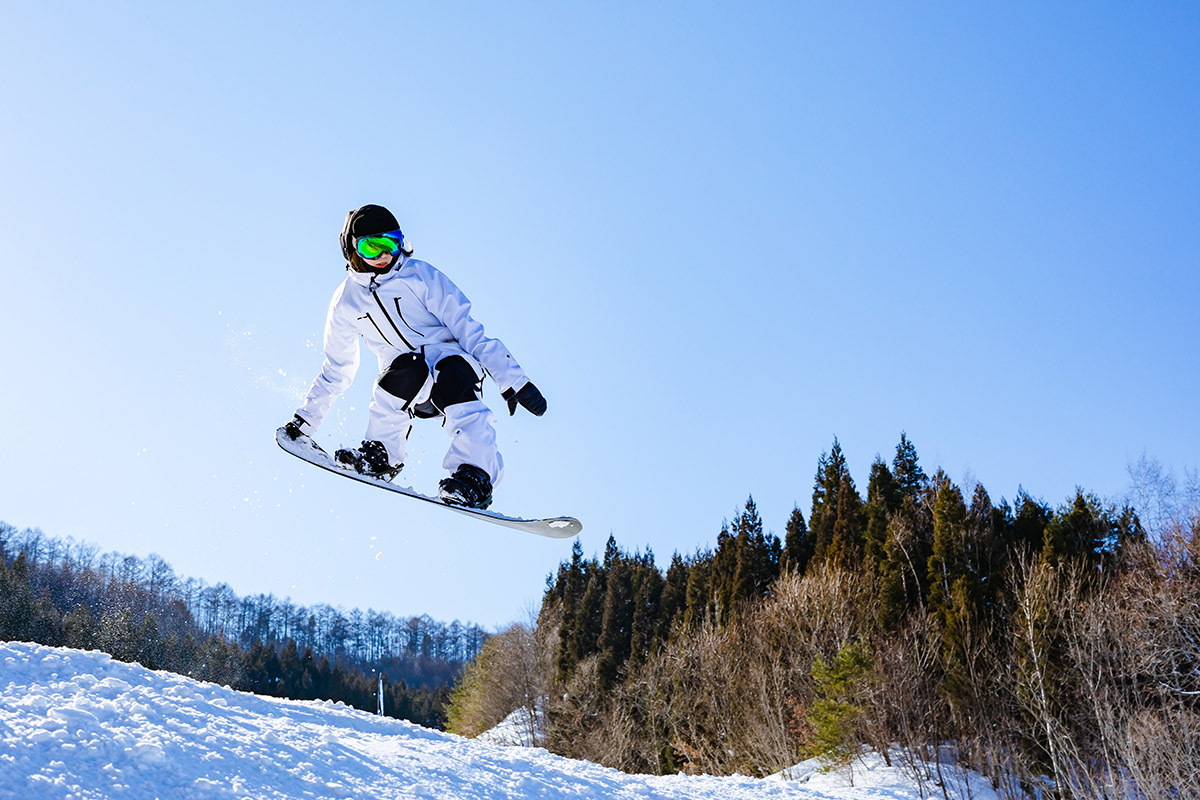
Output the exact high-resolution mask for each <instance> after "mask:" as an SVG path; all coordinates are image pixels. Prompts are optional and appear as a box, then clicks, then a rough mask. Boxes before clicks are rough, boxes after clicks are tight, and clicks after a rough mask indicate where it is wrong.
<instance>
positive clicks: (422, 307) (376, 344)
mask: <svg viewBox="0 0 1200 800" xmlns="http://www.w3.org/2000/svg"><path fill="white" fill-rule="evenodd" d="M359 336H361V337H362V338H363V340H364V341H365V342H366V343H367V347H368V348H370V350H371V352H373V353H374V354H375V355H376V356H377V357H378V358H379V369H380V371H381V372H382V371H383V370H384V369H386V368H387V367H388V365H390V364H391V363H392V362H393V361H394V360H395V359H396V358H397V357H398V356H401V355H404V354H405V353H410V352H413V351H414V350H415V351H420V352H421V353H422V355H424V357H425V362H426V364H428V365H429V369H430V372H431V373H432V372H433V371H434V367H435V366H436V365H437V362H439V361H441V360H442V359H443V358H446V357H447V356H452V355H461V356H466V357H467V358H466V360H467V362H468V363H470V364H471V366H473V367H474V368H475V372H476V374H478V375H479V377H480V378H482V377H483V376H484V374H485V373H486V374H487V375H489V376H490V377H491V378H492V380H493V381H495V382H496V384H497V385H498V386H499V387H500V391H501V392H504V391H507V390H508V389H520V388H521V387H522V386H524V385H525V383H526V382H527V381H528V378H527V377H526V376H525V372H524V371H523V370H522V369H521V366H520V365H519V364H518V363H517V361H516V359H514V358H513V357H512V353H510V352H509V351H508V348H507V347H505V346H504V343H503V342H501V341H500V340H499V339H489V338H488V337H487V336H486V335H485V334H484V331H483V326H482V325H481V324H479V323H478V322H476V321H475V320H474V319H472V318H471V301H470V300H468V299H467V297H466V295H464V294H463V293H462V291H461V290H459V288H458V287H457V286H455V285H454V284H453V283H452V282H451V281H450V279H449V278H447V277H446V276H445V275H443V274H442V273H441V272H439V271H438V270H436V269H434V267H433V266H432V265H431V264H428V263H426V262H424V261H419V260H417V259H415V258H408V257H405V256H401V257H400V261H399V262H397V264H396V266H394V267H393V268H392V269H391V270H389V271H388V272H386V273H384V274H383V275H371V274H367V273H361V272H353V271H352V272H350V274H349V275H348V276H347V277H346V280H345V281H343V282H342V284H341V286H339V287H338V288H337V291H335V292H334V293H333V299H332V301H330V303H329V314H328V315H327V316H326V318H325V343H324V344H325V363H324V364H323V365H322V367H321V373H320V374H319V375H317V377H316V379H315V380H314V381H313V383H312V388H311V389H309V390H308V396H307V397H306V398H305V401H304V405H303V406H301V407H300V408H299V409H297V411H296V414H297V415H298V416H299V417H300V418H301V419H303V420H304V421H305V422H306V423H308V424H307V425H306V426H304V428H305V432H306V433H311V432H312V431H315V430H316V429H317V428H319V427H320V425H321V422H322V420H324V419H325V415H326V414H328V413H329V409H330V407H331V406H332V405H333V401H334V400H335V399H337V397H338V396H339V395H341V394H342V393H343V392H345V391H346V390H347V389H348V388H350V384H351V383H352V382H353V381H354V376H355V374H356V373H357V372H358V364H359V358H358V356H359V352H358V351H359V348H358V337H359ZM309 428H311V430H310V429H309Z"/></svg>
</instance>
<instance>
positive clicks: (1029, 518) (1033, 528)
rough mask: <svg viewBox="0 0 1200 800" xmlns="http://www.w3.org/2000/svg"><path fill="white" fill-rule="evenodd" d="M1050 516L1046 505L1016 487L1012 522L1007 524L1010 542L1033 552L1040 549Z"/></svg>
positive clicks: (1043, 542) (1050, 513)
mask: <svg viewBox="0 0 1200 800" xmlns="http://www.w3.org/2000/svg"><path fill="white" fill-rule="evenodd" d="M1052 517H1053V514H1052V512H1051V511H1050V507H1049V506H1048V505H1046V504H1045V503H1043V502H1042V501H1041V500H1035V499H1034V498H1032V497H1030V496H1029V495H1028V494H1026V493H1025V490H1024V489H1023V488H1018V489H1017V502H1016V507H1015V508H1014V509H1013V518H1012V524H1011V525H1009V526H1008V530H1009V532H1010V536H1011V544H1012V545H1015V546H1017V547H1018V548H1020V547H1024V548H1026V549H1028V550H1029V552H1033V553H1036V552H1039V551H1041V549H1042V547H1043V545H1044V544H1045V538H1046V526H1047V525H1049V524H1050V519H1051V518H1052Z"/></svg>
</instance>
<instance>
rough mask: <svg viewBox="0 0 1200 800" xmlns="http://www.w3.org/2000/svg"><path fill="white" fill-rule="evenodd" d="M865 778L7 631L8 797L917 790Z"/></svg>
mask: <svg viewBox="0 0 1200 800" xmlns="http://www.w3.org/2000/svg"><path fill="white" fill-rule="evenodd" d="M877 773H878V774H877V776H876V777H877V778H878V780H875V781H874V782H872V781H871V780H869V779H868V778H867V776H866V773H865V772H863V771H861V770H860V772H859V774H856V775H855V786H854V787H853V788H851V787H850V786H849V785H848V784H847V785H837V784H836V779H835V777H833V776H826V775H823V774H821V775H817V774H812V775H810V776H809V779H808V781H807V782H805V783H801V782H798V781H785V780H754V779H751V778H743V777H732V778H714V777H687V776H680V775H673V776H666V777H656V776H646V775H625V774H623V773H620V772H617V771H616V770H612V769H607V768H604V767H600V766H597V765H595V764H591V763H588V762H585V761H572V760H569V759H565V758H560V757H558V756H555V755H552V754H550V753H548V752H546V751H545V750H539V749H532V748H513V747H505V746H501V745H495V744H488V743H486V742H479V741H477V740H467V739H464V738H462V737H459V736H455V735H453V734H448V733H441V732H438V731H433V730H429V729H426V728H421V727H419V726H417V725H413V724H411V723H408V722H402V721H399V720H392V719H385V718H381V717H377V716H373V715H370V714H365V713H363V712H360V711H356V710H354V709H351V708H349V707H347V706H344V705H342V704H340V703H339V704H335V703H331V702H328V701H325V702H321V701H314V702H299V701H294V700H281V699H277V698H269V697H260V696H257V695H253V694H245V693H242V692H235V691H233V690H232V689H229V688H227V687H221V686H216V685H214V684H208V683H200V682H198V681H193V680H190V679H188V678H183V677H180V676H178V675H173V674H170V673H167V672H153V671H151V670H148V669H145V668H143V667H141V666H138V665H136V664H124V663H121V662H118V661H114V660H112V659H111V658H110V657H109V656H107V655H105V654H103V653H99V652H94V651H93V652H82V651H79V650H68V649H62V648H51V647H43V646H40V645H34V644H26V643H18V642H0V799H4V800H7V798H37V799H38V800H53V799H55V798H62V800H66V799H67V798H72V800H83V799H92V798H95V799H97V800H98V799H99V798H113V797H120V798H128V799H129V800H141V799H142V798H146V800H149V799H150V798H159V797H161V798H172V800H180V799H183V800H186V799H187V798H205V800H208V799H209V798H223V797H227V798H237V799H238V800H242V798H253V799H254V800H267V799H268V798H299V797H307V798H350V797H353V798H361V797H377V798H378V797H397V798H401V797H403V798H438V800H455V799H456V798H463V800H466V799H467V798H469V799H470V800H481V799H484V798H488V799H493V798H494V799H495V800H500V799H501V798H559V797H570V798H573V799H576V800H589V798H595V800H600V799H601V798H605V799H606V800H607V798H630V800H632V799H633V798H638V799H639V800H676V799H679V800H682V799H683V798H694V799H696V800H751V799H753V800H776V799H782V798H797V799H798V798H803V799H805V800H817V799H820V800H841V799H848V798H862V797H866V798H888V799H889V800H908V798H912V799H913V800H917V798H919V797H920V794H919V792H918V790H917V788H916V787H915V786H913V785H912V784H911V783H909V782H907V781H905V780H904V779H903V778H902V777H901V775H900V773H899V772H898V771H895V770H887V769H883V768H881V769H879V770H878V771H877Z"/></svg>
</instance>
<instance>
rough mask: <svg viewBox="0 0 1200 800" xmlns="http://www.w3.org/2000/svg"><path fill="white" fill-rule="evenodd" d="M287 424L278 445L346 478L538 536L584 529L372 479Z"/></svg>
mask: <svg viewBox="0 0 1200 800" xmlns="http://www.w3.org/2000/svg"><path fill="white" fill-rule="evenodd" d="M286 427H287V426H284V427H283V428H279V429H278V430H277V431H275V441H276V442H278V444H279V446H280V447H282V448H283V449H284V450H286V451H287V452H289V453H291V454H292V455H294V456H295V457H296V458H299V459H301V460H302V461H307V462H308V463H309V464H312V465H313V466H317V467H320V468H321V469H324V470H328V471H330V472H333V473H335V474H337V475H341V476H343V477H345V478H351V479H353V480H356V481H359V482H360V483H366V484H370V485H371V486H377V487H379V488H380V489H386V490H387V491H389V492H395V493H396V494H402V495H404V496H405V497H411V498H413V499H414V500H424V501H425V502H426V503H432V504H434V505H435V506H441V507H442V508H448V509H450V510H451V511H456V512H458V513H459V514H465V515H466V516H468V517H474V518H475V519H481V520H483V521H485V522H491V523H493V524H495V525H503V526H504V527H506V528H515V529H517V530H519V531H525V532H526V533H535V534H537V535H538V536H547V537H549V538H551V539H570V538H571V537H573V536H577V535H578V534H579V532H580V531H582V530H583V523H581V522H580V521H579V520H577V519H575V518H574V517H550V518H548V519H520V518H517V517H507V516H505V515H504V514H497V513H496V512H494V511H484V510H482V509H478V508H467V507H465V506H456V505H451V504H450V503H444V502H442V501H441V500H440V499H438V498H436V497H430V496H428V495H424V494H421V493H420V492H418V491H416V490H414V489H412V488H409V487H407V486H397V485H396V484H394V483H389V482H388V481H385V480H383V479H382V478H372V477H369V476H367V475H360V474H359V473H357V472H355V471H354V470H352V469H347V468H345V467H342V466H339V465H338V463H337V462H336V461H334V460H333V457H332V456H331V455H329V453H327V452H325V449H324V448H323V447H321V445H319V444H317V443H316V442H314V441H313V440H312V438H311V437H309V436H305V435H303V434H301V435H300V437H299V438H296V439H293V438H292V437H290V436H288V434H287V432H286V431H285V430H284V428H286Z"/></svg>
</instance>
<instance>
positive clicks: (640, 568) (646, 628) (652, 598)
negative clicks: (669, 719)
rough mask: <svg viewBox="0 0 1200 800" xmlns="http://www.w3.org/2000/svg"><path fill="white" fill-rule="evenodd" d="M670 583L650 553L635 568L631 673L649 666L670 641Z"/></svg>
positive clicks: (630, 656)
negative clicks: (666, 608) (666, 604)
mask: <svg viewBox="0 0 1200 800" xmlns="http://www.w3.org/2000/svg"><path fill="white" fill-rule="evenodd" d="M665 586H666V581H665V580H664V579H663V576H662V574H661V573H660V572H659V571H658V568H657V567H655V566H654V554H653V553H651V552H647V554H646V556H645V557H644V558H643V559H640V560H639V561H637V562H636V563H635V565H634V568H633V615H632V620H631V621H630V652H629V670H630V671H633V670H635V669H637V668H638V667H640V666H641V665H643V664H645V663H646V662H647V661H649V660H650V658H651V657H652V656H653V655H654V654H655V652H657V650H658V647H659V645H660V644H661V643H662V641H663V640H664V639H665V638H666V631H665V630H664V628H665V624H664V623H665V620H664V619H663V608H662V601H663V592H664V588H665Z"/></svg>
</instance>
